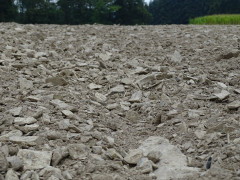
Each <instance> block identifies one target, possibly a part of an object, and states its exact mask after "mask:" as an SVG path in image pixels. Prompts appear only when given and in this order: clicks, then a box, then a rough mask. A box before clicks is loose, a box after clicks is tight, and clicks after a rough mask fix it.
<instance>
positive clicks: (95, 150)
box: [92, 146, 103, 154]
mask: <svg viewBox="0 0 240 180" xmlns="http://www.w3.org/2000/svg"><path fill="white" fill-rule="evenodd" d="M92 152H93V153H95V154H102V152H103V150H102V146H93V147H92Z"/></svg>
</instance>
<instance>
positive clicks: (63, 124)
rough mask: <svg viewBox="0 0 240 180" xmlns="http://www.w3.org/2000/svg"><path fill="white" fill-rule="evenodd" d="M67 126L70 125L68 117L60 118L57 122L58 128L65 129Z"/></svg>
mask: <svg viewBox="0 0 240 180" xmlns="http://www.w3.org/2000/svg"><path fill="white" fill-rule="evenodd" d="M69 126H70V121H69V119H63V120H61V121H60V122H59V123H58V127H59V129H64V130H66V129H68V128H69Z"/></svg>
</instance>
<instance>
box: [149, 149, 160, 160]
mask: <svg viewBox="0 0 240 180" xmlns="http://www.w3.org/2000/svg"><path fill="white" fill-rule="evenodd" d="M161 156H162V153H161V152H160V151H154V150H153V151H150V152H149V153H148V155H147V158H148V159H149V160H151V161H152V162H154V163H157V162H159V161H160V158H161Z"/></svg>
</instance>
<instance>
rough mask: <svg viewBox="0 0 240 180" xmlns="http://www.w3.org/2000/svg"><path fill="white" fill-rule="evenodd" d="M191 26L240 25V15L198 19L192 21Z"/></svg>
mask: <svg viewBox="0 0 240 180" xmlns="http://www.w3.org/2000/svg"><path fill="white" fill-rule="evenodd" d="M189 24H212V25H213V24H240V14H222V15H211V16H204V17H197V18H194V19H190V20H189Z"/></svg>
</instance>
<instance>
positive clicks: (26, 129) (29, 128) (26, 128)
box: [15, 124, 39, 133]
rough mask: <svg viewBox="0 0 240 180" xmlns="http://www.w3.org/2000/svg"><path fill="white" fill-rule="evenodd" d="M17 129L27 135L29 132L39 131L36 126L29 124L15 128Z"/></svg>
mask: <svg viewBox="0 0 240 180" xmlns="http://www.w3.org/2000/svg"><path fill="white" fill-rule="evenodd" d="M15 127H16V128H17V129H19V130H21V131H23V132H24V133H28V132H30V131H36V130H38V129H39V125H38V124H30V125H25V126H15Z"/></svg>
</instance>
